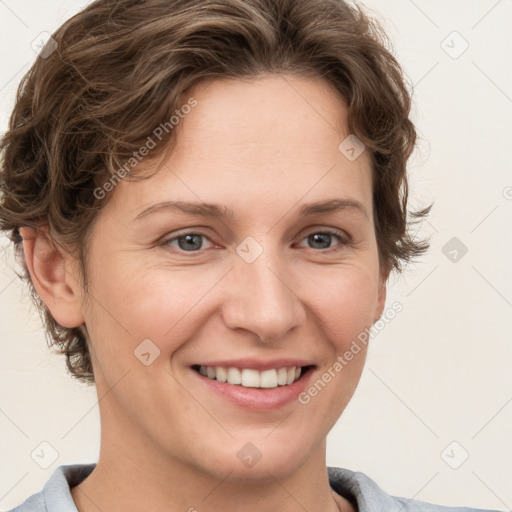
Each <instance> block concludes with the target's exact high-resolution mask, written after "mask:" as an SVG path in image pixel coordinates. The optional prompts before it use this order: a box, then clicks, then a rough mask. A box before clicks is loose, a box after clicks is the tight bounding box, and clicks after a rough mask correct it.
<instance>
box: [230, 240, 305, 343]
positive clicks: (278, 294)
mask: <svg viewBox="0 0 512 512" xmlns="http://www.w3.org/2000/svg"><path fill="white" fill-rule="evenodd" d="M233 267H234V268H233V270H232V271H231V272H230V273H229V276H230V277H229V282H228V283H227V288H228V292H227V294H226V295H225V299H224V303H223V306H222V316H223V319H224V322H225V324H226V326H227V327H229V328H230V329H233V330H237V329H243V330H246V331H250V332H251V333H253V334H256V335H257V336H258V337H259V339H260V341H261V342H264V343H271V342H273V341H277V340H279V339H281V338H282V337H284V336H285V335H286V334H287V333H288V332H289V331H291V330H292V329H293V328H295V327H298V326H299V325H301V324H302V323H303V322H304V319H305V318H306V312H305V309H304V305H303V303H302V300H301V299H300V298H299V296H298V295H297V292H296V291H295V290H294V284H295V287H296V282H295V283H294V279H293V274H292V272H291V271H290V268H289V267H287V264H286V261H284V258H283V255H282V252H281V251H279V250H278V249H277V250H276V249H273V250H270V249H269V248H268V247H266V248H264V250H263V252H262V253H261V254H260V255H259V256H258V257H257V258H256V260H255V261H253V262H252V263H249V262H248V261H247V260H246V259H244V258H243V257H241V256H239V255H238V254H237V253H235V255H234V258H233Z"/></svg>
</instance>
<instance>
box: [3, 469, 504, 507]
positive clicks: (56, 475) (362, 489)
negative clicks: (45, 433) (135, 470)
mask: <svg viewBox="0 0 512 512" xmlns="http://www.w3.org/2000/svg"><path fill="white" fill-rule="evenodd" d="M95 467H96V464H72V465H62V466H59V467H58V468H57V469H55V471H54V472H53V473H52V475H51V476H50V479H49V480H48V481H47V482H46V484H45V485H44V487H43V489H41V491H39V492H38V493H36V494H33V495H32V496H30V497H29V498H27V499H26V500H25V501H24V502H23V503H22V504H21V505H19V506H17V507H16V508H14V509H12V510H10V511H7V512H78V511H77V508H76V506H75V503H74V501H73V498H72V496H71V491H70V488H71V487H74V486H76V485H78V484H79V483H81V482H82V481H83V480H85V478H86V477H87V476H89V474H90V473H91V472H92V470H93V469H94V468H95ZM327 474H328V477H329V483H330V486H331V488H332V489H333V490H334V491H335V492H336V493H337V494H340V495H341V496H343V497H344V498H345V499H347V500H349V501H350V502H352V505H353V506H354V508H355V509H356V510H357V511H358V512H420V511H421V512H498V511H496V510H492V511H491V510H486V511H484V509H476V508H468V507H448V506H443V505H435V504H433V503H427V502H425V501H420V500H414V499H407V498H400V497H396V496H390V495H389V494H387V493H386V492H384V491H383V490H382V489H381V488H380V487H379V486H378V485H377V484H376V483H375V482H374V481H373V480H372V479H371V478H370V477H368V476H367V475H365V474H364V473H361V472H360V471H352V470H350V469H345V468H334V467H328V468H327Z"/></svg>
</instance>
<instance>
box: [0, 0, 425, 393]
mask: <svg viewBox="0 0 512 512" xmlns="http://www.w3.org/2000/svg"><path fill="white" fill-rule="evenodd" d="M53 39H54V40H55V41H56V43H57V45H58V46H57V49H56V50H55V51H53V53H51V54H49V55H41V56H39V57H38V58H37V60H36V62H35V63H34V65H33V66H32V68H31V69H30V70H29V71H28V73H27V74H26V75H25V76H24V78H23V79H22V82H21V84H20V87H19V90H18V95H17V100H16V104H15V107H14V110H13V113H12V116H11V119H10V123H9V128H8V131H7V132H6V134H5V136H4V137H3V139H2V141H1V143H0V144H1V146H0V147H1V150H2V162H1V168H0V191H1V204H0V229H1V230H5V231H8V232H9V235H10V238H11V240H12V241H13V243H14V245H15V248H16V251H17V253H18V254H19V255H20V257H21V264H22V267H23V273H22V274H21V275H22V277H23V278H24V279H26V280H27V282H28V283H29V287H30V289H31V292H32V296H33V298H34V301H35V303H36V305H37V307H38V309H39V311H40V312H41V314H42V317H43V321H44V323H45V330H46V333H47V339H48V340H49V341H50V346H52V345H57V347H58V350H57V351H58V352H59V353H61V354H65V355H66V365H67V368H68V371H69V372H70V374H71V375H73V376H74V377H75V378H77V379H79V380H81V381H83V382H87V383H93V382H94V375H93V371H92V365H91V360H90V355H89V350H88V346H87V337H86V336H85V335H84V334H85V333H84V332H83V331H82V329H81V328H80V327H77V328H64V327H62V326H60V325H59V324H58V323H57V322H56V321H55V319H54V318H53V317H52V315H51V314H50V312H49V310H48V309H47V307H46V306H45V304H44V303H43V302H42V300H41V299H40V298H39V296H38V294H37V292H36V291H35V289H34V287H33V284H32V282H31V279H30V275H29V273H28V272H27V267H26V265H25V263H24V261H23V254H22V251H21V237H20V234H19V228H20V227H21V226H40V225H48V226H50V228H51V230H52V233H54V235H55V237H56V239H57V240H59V243H61V244H64V246H66V247H71V248H73V250H76V251H77V254H78V259H79V261H80V265H81V269H82V274H83V276H84V286H86V284H87V279H86V278H85V275H86V272H85V270H86V265H85V256H86V245H87V235H88V234H89V232H90V229H89V228H90V226H91V222H92V221H93V219H94V218H95V216H96V214H97V212H98V210H99V209H101V208H102V207H103V206H104V205H105V203H106V201H108V199H109V197H110V195H106V196H105V197H103V198H98V197H97V196H98V194H97V193H95V190H98V187H103V186H104V184H105V183H106V182H107V181H108V180H109V179H112V176H114V174H115V172H116V171H117V170H118V169H120V168H121V167H122V166H123V165H125V164H126V162H127V160H129V159H130V157H132V155H133V152H135V151H137V150H138V149H139V148H140V147H141V146H142V145H143V144H144V143H145V141H147V138H148V136H150V135H151V134H152V132H153V131H154V129H155V127H156V126H159V125H161V124H162V123H165V122H166V121H168V120H169V118H170V117H171V116H172V115H173V113H174V112H175V111H176V109H177V108H179V106H180V105H179V103H178V102H179V98H180V97H181V95H182V94H183V93H184V91H186V90H187V89H188V88H190V87H191V86H193V85H195V84H197V83H198V82H200V81H202V80H204V79H215V78H227V77H229V78H244V79H247V78H248V79H251V78H255V77H257V76H258V75H260V74H262V73H264V74H266V73H292V74H296V75H299V76H304V77H320V78H323V79H324V80H326V81H327V82H328V83H329V84H331V85H332V86H334V88H335V89H336V90H337V91H339V93H340V94H341V96H342V97H343V98H344V100H345V101H346V103H347V105H348V108H349V115H348V125H349V130H350V133H352V134H355V135H356V136H357V137H358V138H359V139H360V140H361V141H362V142H363V143H364V144H365V145H366V147H367V148H368V149H369V150H370V154H371V156H372V164H373V174H372V177H373V180H372V181H373V202H374V221H375V226H376V239H377V244H378V250H379V261H380V264H381V268H382V269H383V270H384V271H386V275H388V273H389V272H390V271H391V270H393V269H395V270H397V271H399V272H401V271H402V266H401V263H402V262H408V261H410V260H411V259H412V258H414V257H416V256H418V255H420V254H421V253H423V252H424V251H426V250H427V248H428V246H429V244H428V242H426V241H416V240H414V239H413V238H412V237H411V235H410V233H409V229H408V227H409V224H411V222H413V221H408V218H407V216H408V212H407V196H408V186H407V176H406V163H407V160H408V159H409V157H410V155H411V153H412V151H413V149H414V147H415V143H416V131H415V128H414V125H413V123H412V122H411V120H410V119H409V112H410V106H411V98H410V93H409V90H408V88H407V86H406V84H405V81H406V79H405V77H404V74H403V71H402V69H401V67H400V65H399V64H398V62H397V61H396V59H395V58H394V56H393V54H392V48H391V45H390V42H389V40H388V38H387V36H386V34H385V32H384V31H383V29H382V28H381V26H380V25H379V23H378V22H377V21H375V19H373V18H372V17H371V16H370V15H369V14H368V13H367V12H365V11H364V10H362V9H361V8H360V7H359V6H352V5H349V4H348V3H347V2H345V1H343V0H214V1H212V0H146V1H140V0H97V1H95V2H93V3H91V4H90V5H89V6H88V7H87V8H85V9H84V10H83V11H81V12H80V13H78V14H77V15H76V16H74V17H73V18H71V19H70V20H68V21H67V22H66V23H64V24H63V25H62V26H61V27H60V28H59V29H58V30H57V31H56V32H55V33H54V34H53ZM172 140H173V131H171V130H167V131H165V133H162V141H161V142H162V143H161V144H160V145H159V146H158V147H156V148H155V149H153V151H152V157H157V156H158V155H159V154H161V153H162V151H163V149H164V148H167V149H169V147H170V146H171V143H172ZM340 142H341V141H340ZM431 206H432V205H430V206H429V207H428V208H425V209H423V210H421V211H419V212H413V213H411V215H412V216H413V217H414V218H415V220H414V222H416V221H418V220H420V218H421V217H423V216H426V215H427V214H428V213H429V211H430V208H431Z"/></svg>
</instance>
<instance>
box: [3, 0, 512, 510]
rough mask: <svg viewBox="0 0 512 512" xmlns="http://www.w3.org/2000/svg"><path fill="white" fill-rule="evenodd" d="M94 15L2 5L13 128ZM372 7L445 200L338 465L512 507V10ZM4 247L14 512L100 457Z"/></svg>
mask: <svg viewBox="0 0 512 512" xmlns="http://www.w3.org/2000/svg"><path fill="white" fill-rule="evenodd" d="M276 1H278V0H276ZM85 4H86V2H84V1H77V0H67V1H63V0H59V1H56V0H48V1H45V2H41V1H36V0H3V1H0V43H1V48H2V51H1V66H0V131H4V130H5V129H6V126H7V121H8V116H9V113H10V110H11V109H12V105H13V101H14V95H15V91H16V87H17V84H18V83H19V80H20V78H21V76H22V75H23V74H24V73H25V72H26V71H27V70H28V68H29V66H30V64H31V63H32V62H33V60H34V58H35V53H34V50H33V49H32V48H31V42H32V41H33V40H35V39H37V38H38V36H39V34H40V33H41V32H45V31H47V32H50V33H51V32H53V31H54V30H55V29H56V28H57V27H58V26H59V25H60V24H61V23H62V22H63V21H64V20H65V19H67V18H68V17H70V16H71V15H72V14H74V13H75V12H77V11H78V10H79V9H80V8H81V7H83V6H84V5H85ZM364 4H365V5H366V6H368V7H370V8H372V9H374V10H375V13H376V14H377V15H378V16H379V18H380V19H381V20H382V22H383V23H384V25H385V27H386V28H387V30H388V33H389V35H390V37H391V40H392V41H393V43H394V46H395V53H396V55H397V56H398V59H399V61H400V62H401V63H402V64H403V66H404V68H405V71H406V73H407V75H408V77H409V79H410V81H411V84H413V85H414V102H415V107H414V113H413V115H414V120H415V121H416V123H417V127H418V129H419V131H420V135H421V137H422V140H421V142H420V145H419V147H418V150H417V152H416V153H415V155H414V158H413V160H412V161H411V165H410V174H411V191H410V200H411V204H410V207H411V208H416V209H417V208H421V207H423V206H426V205H427V204H428V203H429V202H431V201H432V200H434V201H435V206H434V209H433V211H432V215H431V217H430V219H429V221H428V222H427V223H424V225H423V227H422V229H421V231H420V233H419V234H420V235H431V236H432V238H431V243H432V246H431V249H430V251H429V252H428V253H427V254H426V255H425V256H424V257H423V259H422V260H421V261H420V262H418V263H417V264H416V265H411V266H410V267H409V269H408V270H407V272H406V273H405V274H403V275H402V276H401V277H399V278H398V279H393V280H392V281H391V282H390V283H389V289H388V301H387V304H388V307H391V304H393V302H395V301H398V302H400V303H401V304H402V306H403V311H402V312H400V313H399V314H397V315H396V318H395V319H394V320H392V321H391V322H390V323H388V324H386V325H385V328H383V329H382V330H380V331H379V332H378V334H377V335H376V336H375V337H374V338H373V340H372V342H371V347H370V351H369V355H368V361H367V366H366V369H365V371H364V373H363V376H362V379H361V382H360V384H359V387H358V389H357V391H356V393H355V395H354V398H353V400H352V402H351V403H350V404H349V406H348V408H347V409H346V411H345V412H344V414H343V415H342V417H341V418H340V420H339V421H338V423H337V425H336V426H335V428H334V429H333V430H332V432H331V433H330V435H329V438H328V458H327V462H328V465H331V466H342V467H346V468H350V469H353V470H358V471H362V472H364V473H366V474H367V475H369V476H370V477H371V478H373V479H374V480H375V481H376V482H377V483H378V484H379V485H380V486H381V487H382V488H383V489H384V490H385V491H387V492H388V493H390V494H393V495H397V496H406V497H409V498H416V499H420V500H424V501H431V502H434V503H442V504H445V505H453V506H455V505H466V506H472V507H480V508H493V509H500V510H507V509H508V510H510V509H511V507H512V436H511V426H512V378H511V372H510V363H511V361H512V336H511V321H510V318H511V316H512V277H511V264H510V262H511V261H512V242H511V221H512V171H511V164H510V147H511V142H510V141H511V136H512V129H511V125H510V121H511V120H512V60H511V59H510V55H509V51H510V49H511V48H512V32H511V30H510V26H511V22H512V1H511V0H501V1H496V0H450V1H448V2H447V1H446V0H445V1H442V0H435V1H434V0H430V1H429V0H423V1H422V0H416V1H413V0H386V1H377V0H368V1H366V2H364ZM6 247H7V241H6V239H5V238H1V237H0V261H1V264H0V319H1V322H0V343H1V345H0V346H1V350H2V352H1V353H2V357H1V358H0V379H1V387H0V389H1V390H2V392H1V396H0V433H1V436H0V441H1V446H2V448H1V468H0V510H7V509H9V508H12V507H14V506H15V505H17V504H19V503H21V502H22V501H23V500H24V499H25V498H27V497H28V496H29V495H31V494H33V493H35V492H37V491H39V490H40V489H41V487H42V486H43V485H44V483H45V482H46V481H47V480H48V478H49V476H50V474H51V473H52V472H53V470H54V469H55V468H56V467H58V466H59V465H61V464H72V463H86V462H95V461H96V460H97V456H98V450H99V417H98V407H97V397H96V393H95V389H94V388H87V387H85V386H83V385H81V384H78V383H77V382H75V381H74V380H72V379H71V377H69V376H68V375H67V374H66V371H65V364H64V359H63V358H61V357H58V356H55V355H52V354H51V353H50V351H49V350H48V348H47V347H46V342H45V339H44V335H43V332H42V329H41V323H40V320H39V318H38V317H37V315H36V314H35V313H34V311H33V309H32V307H31V304H30V301H29V299H28V296H27V294H26V291H25V290H24V288H23V287H22V286H21V284H20V283H19V280H18V279H17V278H16V277H15V274H14V271H13V262H12V255H11V252H10V248H6ZM464 247H465V248H466V249H467V252H466V253H465V254H463V253H464ZM4 248H6V249H5V250H4ZM454 251H455V252H454ZM453 260H455V261H453ZM41 443H49V444H50V445H51V447H53V448H49V447H48V446H47V445H41ZM41 446H42V447H43V450H44V451H45V453H46V454H51V453H52V449H53V450H55V452H56V459H55V460H54V461H53V463H51V464H50V465H49V466H48V467H47V468H46V469H43V468H41V467H40V466H39V465H38V464H36V462H35V461H34V460H33V459H32V457H31V454H32V453H33V452H34V451H36V452H37V451H40V450H41ZM466 457H467V459H466ZM464 459H466V460H464ZM456 466H458V468H457V469H455V467H456Z"/></svg>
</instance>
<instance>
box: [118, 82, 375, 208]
mask: <svg viewBox="0 0 512 512" xmlns="http://www.w3.org/2000/svg"><path fill="white" fill-rule="evenodd" d="M190 98H194V99H195V101H197V106H196V107H195V108H194V109H193V110H191V111H190V112H189V113H188V114H187V115H185V116H183V119H182V120H181V121H180V123H179V125H178V126H177V129H176V132H175V135H176V137H177V138H176V140H175V142H174V144H173V148H172V152H171V153H170V155H169V157H168V159H167V160H166V161H165V162H164V165H163V166H162V168H161V170H159V171H158V172H157V173H156V174H154V175H153V176H152V177H151V178H149V179H147V180H143V181H141V182H136V183H121V184H120V186H119V187H118V188H119V189H121V190H118V191H117V192H116V194H117V193H118V192H120V193H121V195H123V197H124V199H125V200H127V201H128V203H129V204H131V205H132V207H133V208H136V207H138V206H139V205H140V207H141V209H142V207H144V206H146V207H147V205H148V204H150V203H151V202H153V201H165V200H170V199H173V200H183V201H191V200H194V201H204V202H212V203H224V204H230V205H236V203H237V202H240V204H241V205H242V204H247V203H248V202H250V203H251V204H253V205H256V204H258V205H259V206H261V207H263V206H265V205H267V206H269V205H271V204H273V203H275V202H276V200H277V201H280V202H282V203H283V204H288V205H291V204H296V203H297V202H300V201H301V198H304V201H302V202H304V203H306V202H314V201H317V200H321V199H326V198H331V197H332V198H334V197H344V196H345V197H356V198H357V200H359V201H360V202H362V203H366V205H367V207H368V208H367V209H368V210H369V211H371V204H370V203H371V165H370V161H369V155H368V154H367V153H368V152H366V151H365V152H363V154H362V155H361V156H360V157H359V158H357V159H356V160H355V161H350V160H348V159H347V158H346V157H345V156H344V155H343V154H342V153H341V152H340V150H339V145H340V143H341V142H342V141H343V140H344V139H345V138H346V137H347V136H348V135H349V132H348V128H347V115H348V108H347V106H346V104H345V102H344V101H343V99H342V97H341V95H339V93H337V91H335V90H333V89H332V87H331V86H330V84H329V83H327V82H325V81H323V80H321V79H311V78H309V79H308V78H299V77H295V76H290V75H279V76H274V75H270V76H265V77H260V78H258V79H252V80H233V79H229V80H228V79H221V80H211V81H208V82H203V83H200V84H198V85H197V86H196V87H194V88H192V89H191V90H189V91H188V92H187V95H185V96H183V104H185V103H187V101H188V100H189V99H190ZM306 196H307V197H306ZM232 209H233V210H236V207H235V206H234V207H233V208H232Z"/></svg>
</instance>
